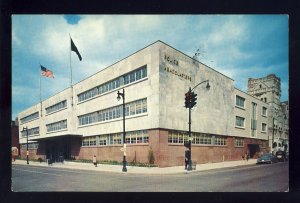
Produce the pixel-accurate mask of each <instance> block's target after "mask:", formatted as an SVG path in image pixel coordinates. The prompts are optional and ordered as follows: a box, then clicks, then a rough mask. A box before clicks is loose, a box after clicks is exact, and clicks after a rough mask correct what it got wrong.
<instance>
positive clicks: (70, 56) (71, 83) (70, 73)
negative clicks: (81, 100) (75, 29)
mask: <svg viewBox="0 0 300 203" xmlns="http://www.w3.org/2000/svg"><path fill="white" fill-rule="evenodd" d="M69 36H70V71H71V73H70V74H71V87H72V62H71V39H72V38H71V35H70V33H69Z"/></svg>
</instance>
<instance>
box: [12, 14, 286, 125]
mask: <svg viewBox="0 0 300 203" xmlns="http://www.w3.org/2000/svg"><path fill="white" fill-rule="evenodd" d="M288 31H289V29H288V16H287V15H13V16H12V119H13V120H14V119H15V118H16V117H17V116H18V114H19V113H20V112H21V111H23V110H26V109H27V108H29V107H31V106H33V105H36V104H38V103H39V101H40V96H41V98H42V100H45V99H47V98H49V97H51V96H53V95H55V94H56V93H58V92H60V91H62V90H64V89H66V88H68V87H69V86H70V36H71V37H72V40H73V42H74V43H75V45H76V47H77V48H78V51H79V52H80V54H81V56H82V61H79V59H78V57H77V55H76V53H75V52H71V61H72V72H73V74H72V80H73V84H76V83H78V82H79V81H81V80H83V79H85V78H87V77H88V76H90V75H93V74H95V73H96V72H98V71H100V70H102V69H104V68H106V67H108V66H110V65H112V64H114V63H115V62H117V61H119V60H121V59H123V58H126V57H127V56H129V55H131V54H133V53H134V52H136V51H138V50H140V49H142V48H144V47H146V46H148V45H150V44H152V43H154V42H156V41H157V40H161V41H163V42H165V43H166V44H168V45H170V46H172V47H174V48H175V49H177V50H179V51H181V52H183V53H185V54H187V55H189V56H191V57H192V56H193V55H194V54H195V52H196V51H197V50H198V49H199V51H200V55H199V57H198V58H199V61H200V62H202V63H204V64H206V65H208V66H210V67H211V68H213V69H215V70H217V71H219V72H221V73H223V74H224V75H226V76H228V77H230V78H232V79H233V80H234V85H235V87H236V88H238V89H240V90H242V91H244V92H247V83H248V78H260V77H265V76H267V75H268V74H272V73H274V74H276V76H277V77H279V78H280V79H281V90H282V92H281V101H286V100H288V96H289V95H288V69H289V62H288ZM40 65H42V66H44V67H46V68H47V69H49V70H51V71H53V73H54V77H55V78H54V79H52V78H46V77H41V76H40V71H41V69H40ZM40 80H41V84H42V86H41V90H42V93H41V95H40Z"/></svg>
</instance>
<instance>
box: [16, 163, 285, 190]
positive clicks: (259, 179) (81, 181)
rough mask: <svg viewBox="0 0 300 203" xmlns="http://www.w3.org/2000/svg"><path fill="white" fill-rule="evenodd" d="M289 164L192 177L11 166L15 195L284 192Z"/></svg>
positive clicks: (225, 170) (227, 170) (194, 175)
mask: <svg viewBox="0 0 300 203" xmlns="http://www.w3.org/2000/svg"><path fill="white" fill-rule="evenodd" d="M288 175H289V174H288V162H283V163H276V164H267V165H248V166H243V167H236V168H226V169H225V168H224V169H214V170H208V171H201V172H195V173H189V174H175V175H174V174H172V175H170V174H169V175H143V174H127V173H121V174H120V173H110V172H99V171H86V170H75V169H74V170H73V169H65V168H49V167H38V166H30V165H29V166H27V165H13V166H12V191H14V192H29V191H30V192H31V191H37V192H39V191H85V192H88V191H90V192H285V191H288V188H289V176H288Z"/></svg>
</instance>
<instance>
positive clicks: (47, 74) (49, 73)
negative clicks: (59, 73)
mask: <svg viewBox="0 0 300 203" xmlns="http://www.w3.org/2000/svg"><path fill="white" fill-rule="evenodd" d="M40 66H41V71H42V72H41V75H42V76H45V77H48V78H54V75H53V72H52V71H51V70H48V69H47V68H45V67H44V66H42V65H40Z"/></svg>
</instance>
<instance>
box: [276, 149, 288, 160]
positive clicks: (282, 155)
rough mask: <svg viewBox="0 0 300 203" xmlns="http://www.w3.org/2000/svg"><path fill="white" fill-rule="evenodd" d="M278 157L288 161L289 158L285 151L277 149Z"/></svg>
mask: <svg viewBox="0 0 300 203" xmlns="http://www.w3.org/2000/svg"><path fill="white" fill-rule="evenodd" d="M276 157H277V159H278V161H286V160H287V157H286V153H285V151H277V152H276Z"/></svg>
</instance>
